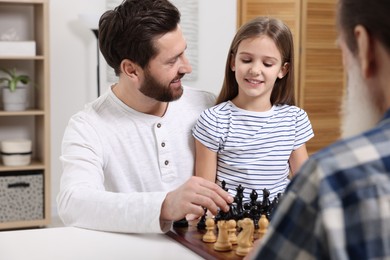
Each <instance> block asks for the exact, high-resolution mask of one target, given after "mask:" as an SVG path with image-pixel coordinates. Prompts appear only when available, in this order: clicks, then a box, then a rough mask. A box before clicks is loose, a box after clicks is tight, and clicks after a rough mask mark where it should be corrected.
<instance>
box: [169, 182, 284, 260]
mask: <svg viewBox="0 0 390 260" xmlns="http://www.w3.org/2000/svg"><path fill="white" fill-rule="evenodd" d="M222 187H223V188H224V185H222ZM236 190H237V194H236V196H235V197H234V202H233V203H232V204H231V205H230V210H229V211H228V212H222V211H219V212H218V214H217V215H216V216H210V215H209V214H207V209H205V214H204V215H203V216H202V217H201V218H200V219H198V220H192V221H187V220H186V219H183V220H181V221H177V222H175V223H174V225H173V227H172V229H171V230H170V231H169V232H168V233H167V235H168V236H169V237H171V238H172V239H174V240H176V241H177V242H179V243H180V244H182V245H184V246H185V247H187V248H189V249H190V250H192V251H194V252H195V253H197V254H198V255H200V256H201V257H203V258H205V259H242V258H243V256H242V255H243V254H244V256H245V254H247V252H248V251H249V250H251V248H252V246H253V243H254V241H255V240H257V239H261V237H262V236H264V234H265V233H266V231H267V228H268V224H269V220H270V218H271V215H272V212H273V211H274V209H275V208H276V206H277V204H278V202H279V199H280V195H279V196H277V197H276V198H275V199H274V201H272V202H271V201H270V200H269V199H268V197H269V191H268V190H267V189H263V196H262V198H261V200H257V199H258V196H257V192H256V191H255V190H253V191H252V193H251V196H250V201H244V200H243V188H242V186H241V185H239V186H238V187H237V189H236ZM231 221H233V224H231V223H230V222H231ZM245 223H246V224H245ZM219 224H221V226H220V225H219ZM229 225H231V226H230V227H229ZM232 227H233V228H232ZM220 228H221V230H220ZM220 231H221V232H220ZM225 232H226V233H225ZM221 233H222V234H223V233H225V235H222V236H221V237H219V236H220V234H221ZM209 235H211V237H212V238H210V236H209ZM231 235H232V236H231ZM206 237H207V239H206V240H205V238H206ZM222 237H224V238H223V239H222ZM220 238H221V240H220ZM209 240H210V241H209ZM205 241H209V242H205ZM233 241H235V242H233ZM216 244H218V245H217V249H218V250H216V249H215V248H216V247H215V246H216ZM227 244H229V245H227ZM220 246H222V247H223V249H225V247H226V246H227V247H229V249H228V250H219V249H221V248H219V247H220ZM240 255H241V256H240Z"/></svg>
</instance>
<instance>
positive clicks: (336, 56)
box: [237, 0, 344, 154]
mask: <svg viewBox="0 0 390 260" xmlns="http://www.w3.org/2000/svg"><path fill="white" fill-rule="evenodd" d="M336 3H337V1H336V0H238V2H237V7H238V19H237V21H238V26H240V25H242V24H243V23H245V22H246V21H248V20H250V19H252V18H254V17H256V16H272V17H276V18H279V19H281V20H283V21H284V22H285V23H286V24H287V25H288V26H289V27H290V29H291V31H292V33H293V38H294V44H295V46H294V52H295V68H296V70H295V86H296V88H295V91H296V99H297V105H298V106H299V107H301V108H303V109H304V110H305V111H306V112H307V113H308V115H309V118H310V120H311V123H312V125H313V130H314V134H315V137H314V138H313V139H312V140H310V141H309V142H308V143H307V148H308V151H309V153H310V154H311V153H313V152H316V151H318V150H319V149H321V148H323V147H325V146H327V145H329V144H330V143H333V142H334V141H336V140H337V139H338V138H339V137H340V124H341V115H340V110H341V102H342V97H343V93H344V72H343V66H342V56H341V51H340V50H339V48H338V47H337V44H336V40H337V31H336V18H335V16H336Z"/></svg>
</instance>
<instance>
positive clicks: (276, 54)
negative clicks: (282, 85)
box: [231, 35, 288, 109]
mask: <svg viewBox="0 0 390 260" xmlns="http://www.w3.org/2000/svg"><path fill="white" fill-rule="evenodd" d="M231 69H232V70H233V71H234V72H235V77H236V81H237V83H238V96H237V97H236V98H235V100H236V101H238V103H239V104H247V103H250V102H253V101H256V102H257V101H260V102H261V103H262V104H263V105H265V104H266V106H267V107H270V104H271V101H270V97H271V93H272V89H273V87H274V84H275V81H276V79H277V78H283V77H284V76H285V74H286V73H287V70H288V67H287V65H283V66H282V58H281V53H280V51H279V50H278V48H277V46H276V44H275V42H274V41H273V40H272V39H271V38H270V37H268V36H266V35H261V36H258V37H254V38H248V39H245V40H243V41H241V43H240V44H239V46H238V49H237V53H236V54H235V55H234V56H233V58H232V61H231ZM239 106H240V105H239ZM242 108H244V109H245V107H242Z"/></svg>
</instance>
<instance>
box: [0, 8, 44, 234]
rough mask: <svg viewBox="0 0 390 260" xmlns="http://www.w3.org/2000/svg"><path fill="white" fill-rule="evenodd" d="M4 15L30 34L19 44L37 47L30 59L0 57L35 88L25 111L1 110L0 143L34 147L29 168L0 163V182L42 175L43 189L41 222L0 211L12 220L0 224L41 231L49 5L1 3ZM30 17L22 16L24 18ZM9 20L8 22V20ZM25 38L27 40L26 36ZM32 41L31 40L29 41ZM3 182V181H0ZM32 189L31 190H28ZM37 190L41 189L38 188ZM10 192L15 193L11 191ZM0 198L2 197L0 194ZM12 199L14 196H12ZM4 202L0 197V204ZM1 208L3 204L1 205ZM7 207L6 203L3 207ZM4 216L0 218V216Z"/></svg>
mask: <svg viewBox="0 0 390 260" xmlns="http://www.w3.org/2000/svg"><path fill="white" fill-rule="evenodd" d="M1 11H3V12H6V13H7V17H8V18H4V19H10V20H12V21H13V20H14V19H15V20H17V21H19V20H20V25H19V27H20V28H19V29H20V30H21V31H24V30H25V27H28V28H29V27H30V26H31V28H29V29H32V30H33V33H32V35H31V36H28V39H24V38H23V37H22V38H21V39H22V40H32V41H35V43H36V53H37V55H33V56H13V55H11V56H4V55H1V56H0V63H1V64H0V65H1V66H5V65H7V64H10V65H9V66H13V67H16V68H18V67H21V68H22V69H25V70H26V71H27V72H26V73H28V74H30V76H31V78H32V79H33V82H34V85H36V86H37V87H34V89H33V90H31V93H30V94H31V100H30V101H31V103H30V105H31V107H33V108H32V109H28V110H26V111H17V112H13V111H3V110H0V141H1V140H3V139H13V138H28V139H31V140H32V147H33V151H32V152H33V160H32V162H31V164H29V165H26V166H5V165H3V164H2V163H1V161H0V178H6V177H7V176H9V175H12V176H18V172H20V176H22V175H23V174H25V173H27V175H30V172H31V174H32V175H33V174H36V173H37V172H38V173H39V174H41V175H42V178H38V179H39V181H38V182H39V184H41V182H40V181H41V179H42V182H43V183H42V185H40V186H41V187H42V188H43V191H42V194H43V198H42V200H43V201H42V202H41V203H42V205H41V204H40V203H39V202H40V200H38V203H37V204H39V206H42V208H43V212H42V216H43V218H42V219H31V220H27V219H28V218H35V216H34V215H31V216H29V217H25V216H21V217H20V218H19V219H26V220H17V219H15V220H12V219H13V217H9V216H12V215H7V213H6V212H5V211H4V210H3V211H2V209H1V208H0V216H3V217H5V218H3V219H11V220H7V221H6V222H0V230H1V229H15V228H31V227H41V226H45V225H48V224H49V223H50V219H51V216H50V214H51V208H50V207H51V199H50V182H51V181H50V86H49V84H50V77H49V68H50V66H49V53H50V52H49V35H48V33H49V3H48V0H0V12H1ZM26 13H27V14H29V15H25V14H26ZM10 17H11V18H10ZM7 21H8V20H1V16H0V22H1V23H4V22H5V23H6V22H7ZM26 37H27V36H26ZM30 37H32V39H30ZM3 180H6V179H3ZM1 187H3V188H4V189H6V191H5V192H6V193H7V192H11V191H10V188H9V186H8V188H7V183H5V185H4V182H3V186H1ZM30 187H32V186H30ZM39 190H40V188H39ZM12 192H15V190H13V191H12ZM19 192H22V190H20V191H16V194H20V193H19ZM0 194H4V192H3V193H0ZM12 194H13V195H14V193H12ZM3 196H5V198H3V197H0V200H1V199H3V202H4V199H5V200H6V201H7V199H8V198H7V196H6V195H3ZM3 205H4V204H3ZM5 205H7V203H6V204H5ZM2 214H3V215H2Z"/></svg>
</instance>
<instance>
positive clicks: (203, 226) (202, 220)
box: [196, 208, 207, 230]
mask: <svg viewBox="0 0 390 260" xmlns="http://www.w3.org/2000/svg"><path fill="white" fill-rule="evenodd" d="M203 210H204V214H203V216H202V217H201V218H200V220H199V222H198V224H197V225H196V227H197V228H198V230H205V229H206V216H207V208H203Z"/></svg>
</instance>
